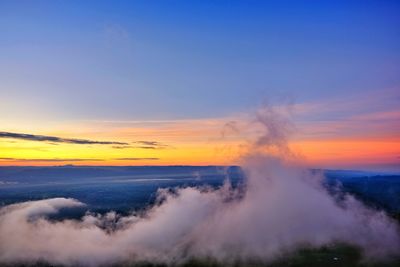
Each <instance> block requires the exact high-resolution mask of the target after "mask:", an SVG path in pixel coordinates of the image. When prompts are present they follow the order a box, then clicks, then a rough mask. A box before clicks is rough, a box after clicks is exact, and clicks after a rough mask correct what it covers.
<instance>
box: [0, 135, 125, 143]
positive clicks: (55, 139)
mask: <svg viewBox="0 0 400 267" xmlns="http://www.w3.org/2000/svg"><path fill="white" fill-rule="evenodd" d="M0 138H12V139H22V140H29V141H41V142H52V143H70V144H78V145H129V144H128V143H125V142H114V141H94V140H88V139H75V138H62V137H56V136H47V135H36V134H25V133H11V132H0Z"/></svg>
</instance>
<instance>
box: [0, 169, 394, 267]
mask: <svg viewBox="0 0 400 267" xmlns="http://www.w3.org/2000/svg"><path fill="white" fill-rule="evenodd" d="M313 171H314V172H323V173H324V174H325V179H324V180H323V183H324V185H325V186H326V187H327V189H328V191H337V190H340V191H341V192H343V193H350V194H352V195H354V196H355V197H356V198H358V199H359V200H361V201H362V202H364V203H365V204H367V205H368V206H369V207H372V208H374V209H384V210H385V211H386V212H387V213H388V214H389V215H390V216H391V217H393V218H395V219H396V220H397V221H398V222H399V223H400V197H399V196H400V175H396V174H391V175H389V174H382V173H371V172H360V171H336V170H313ZM225 179H230V180H231V181H232V184H233V186H237V185H240V184H241V183H243V182H244V180H245V177H244V175H243V173H242V171H241V169H240V168H238V167H229V168H226V167H218V166H207V167H196V166H171V167H149V166H148V167H75V166H60V167H0V207H2V206H6V205H9V204H14V203H19V202H24V201H29V200H41V199H47V198H55V197H65V198H74V199H77V200H79V201H81V202H83V203H86V204H87V205H88V206H86V207H85V208H84V209H79V208H78V209H72V210H65V211H62V212H61V213H59V214H57V215H55V216H54V217H52V218H50V219H53V220H62V219H64V218H72V219H73V218H80V217H81V216H82V215H83V214H85V212H87V211H90V212H96V213H102V214H104V213H106V212H109V211H111V210H113V211H116V212H117V213H119V214H129V213H131V212H133V211H138V210H141V209H144V208H146V207H148V206H149V205H152V204H153V202H154V199H155V194H156V192H157V190H158V189H159V188H174V187H197V186H204V185H206V186H211V187H220V186H222V184H223V181H224V180H225ZM232 261H233V262H234V263H233V264H230V265H231V266H254V267H255V266H270V267H280V266H288V267H291V266H292V267H295V266H299V267H300V266H307V267H313V266H318V267H329V266H343V267H344V266H346V267H351V266H354V267H362V266H388V267H389V266H393V267H394V266H400V259H387V261H385V262H382V261H381V262H372V263H371V262H368V263H366V262H365V261H364V260H363V258H362V252H361V250H359V249H358V248H356V247H351V246H348V245H345V244H339V245H332V246H329V247H322V248H318V249H310V248H304V249H301V250H299V251H297V252H296V253H294V254H293V253H292V254H288V255H286V254H283V255H281V256H279V257H277V258H276V259H275V260H274V261H272V262H267V263H265V262H259V261H257V259H254V260H252V261H246V262H244V261H235V260H234V259H232ZM11 266H17V267H23V266H24V267H25V266H26V267H28V266H36V267H39V266H40V267H48V266H55V265H49V264H47V263H45V262H37V263H18V264H16V263H13V264H0V267H11ZM111 266H112V267H119V266H121V267H123V266H132V267H133V266H143V267H145V266H166V265H164V264H155V263H147V262H139V263H129V262H123V263H118V264H114V265H111ZM173 266H215V267H217V266H227V263H223V262H217V261H215V260H213V259H189V260H186V261H184V262H183V263H179V264H175V265H173Z"/></svg>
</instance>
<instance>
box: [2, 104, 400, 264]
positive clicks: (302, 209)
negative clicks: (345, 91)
mask: <svg viewBox="0 0 400 267" xmlns="http://www.w3.org/2000/svg"><path fill="white" fill-rule="evenodd" d="M252 123H253V124H255V125H257V126H258V127H260V126H261V127H262V128H263V131H262V132H261V133H260V134H259V136H258V137H257V138H255V140H253V141H251V142H249V143H247V144H246V149H245V151H244V152H243V154H242V155H238V158H239V162H240V166H241V167H242V169H243V171H244V173H245V177H246V180H245V183H244V184H243V185H241V186H239V187H233V186H231V184H230V181H229V179H227V180H226V182H225V183H224V185H223V186H222V187H221V188H218V189H215V188H211V187H198V188H194V187H188V188H175V189H174V190H168V189H160V190H159V191H158V196H157V201H156V203H155V204H154V206H152V207H148V208H147V209H146V211H144V212H141V213H137V214H132V215H130V216H121V215H118V214H116V213H115V212H109V213H107V214H105V215H100V214H93V213H87V214H86V215H85V216H84V217H82V218H81V219H80V220H70V219H69V220H62V221H54V220H50V219H49V218H48V215H50V214H55V213H57V212H59V211H60V209H64V208H76V207H84V205H85V204H84V203H81V202H79V201H78V200H75V199H69V198H54V199H45V200H40V201H29V202H24V203H18V204H13V205H9V206H5V207H3V208H2V209H1V210H0V262H5V263H13V262H34V261H39V260H44V261H47V262H49V263H54V264H65V265H76V264H82V265H87V266H98V265H103V264H111V263H116V262H124V261H147V260H148V261H152V262H163V263H167V264H168V263H171V264H173V263H179V262H183V261H185V260H187V259H190V258H193V257H212V258H215V259H217V260H219V261H223V262H226V263H227V264H228V263H233V262H234V261H235V260H237V259H242V260H247V259H258V260H262V261H271V260H273V259H274V258H276V257H279V256H281V255H283V254H286V253H291V252H294V251H296V250H297V249H299V248H302V247H320V246H323V245H329V244H333V243H341V242H344V243H348V244H350V245H354V246H357V247H359V248H361V249H362V251H363V255H364V256H365V257H366V258H371V259H380V258H385V257H389V256H394V255H398V253H399V251H400V235H399V226H398V225H397V224H396V222H395V221H393V220H392V219H391V218H389V217H388V216H387V215H386V214H385V212H383V211H377V210H373V209H370V208H368V207H366V206H365V205H364V204H362V203H361V202H360V201H358V200H356V199H355V198H354V197H352V196H351V195H345V196H342V198H341V199H340V200H338V199H337V198H335V197H334V196H332V195H331V194H329V193H328V192H327V191H326V189H325V188H324V187H323V186H322V180H323V176H322V174H318V173H317V174H315V173H312V172H310V171H309V170H308V168H307V167H306V166H303V164H302V160H301V159H299V158H298V156H297V155H295V153H293V152H292V151H290V149H289V147H288V139H289V137H290V130H291V129H292V126H291V124H290V122H289V120H287V119H286V117H285V116H283V115H282V114H280V113H278V112H276V111H275V110H273V109H272V108H270V107H264V108H262V109H260V110H258V111H257V112H256V114H255V119H254V121H253V122H252Z"/></svg>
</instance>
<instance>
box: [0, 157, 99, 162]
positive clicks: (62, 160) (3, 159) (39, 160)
mask: <svg viewBox="0 0 400 267" xmlns="http://www.w3.org/2000/svg"><path fill="white" fill-rule="evenodd" d="M0 161H29V162H64V161H103V159H62V158H51V159H48V158H46V159H39V158H34V159H21V158H0Z"/></svg>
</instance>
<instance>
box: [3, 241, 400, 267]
mask: <svg viewBox="0 0 400 267" xmlns="http://www.w3.org/2000/svg"><path fill="white" fill-rule="evenodd" d="M73 266H79V265H75V264H74V265H73ZM167 266H172V267H224V266H232V267H399V266H400V259H399V258H397V259H386V260H384V261H372V260H366V259H365V258H364V259H363V257H362V255H361V252H360V251H359V250H358V249H357V248H355V247H351V246H347V245H343V244H342V245H335V246H326V247H322V248H319V249H312V248H306V249H301V250H299V251H297V252H296V253H294V254H291V255H286V256H281V257H278V258H277V259H275V260H274V261H271V262H262V261H257V260H251V261H240V260H237V261H235V262H233V263H226V262H218V261H216V260H213V259H191V260H187V261H185V262H183V263H181V264H174V265H166V264H155V263H149V262H140V263H120V264H114V265H109V266H104V267H167ZM0 267H62V266H61V265H52V264H48V263H45V262H38V263H31V264H27V263H25V264H24V263H18V264H16V263H14V264H0Z"/></svg>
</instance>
